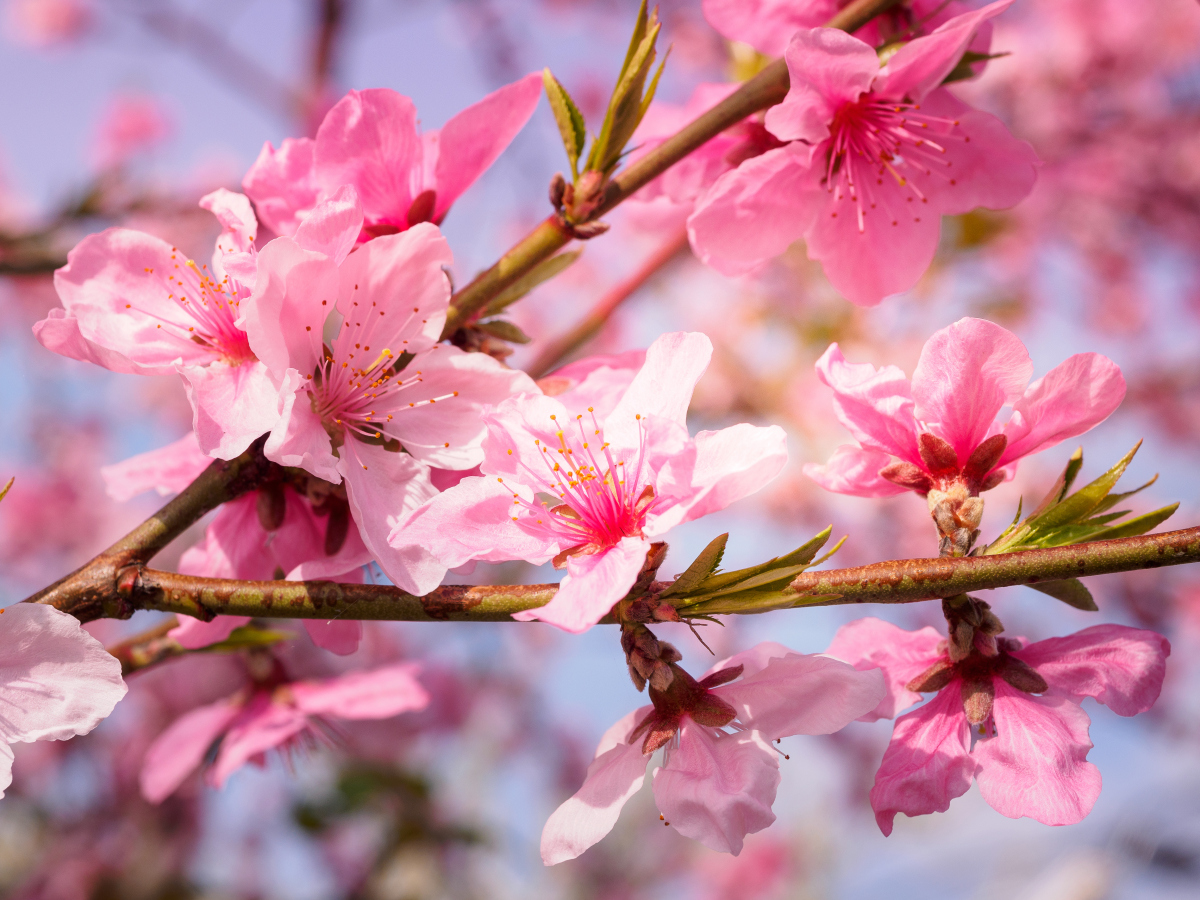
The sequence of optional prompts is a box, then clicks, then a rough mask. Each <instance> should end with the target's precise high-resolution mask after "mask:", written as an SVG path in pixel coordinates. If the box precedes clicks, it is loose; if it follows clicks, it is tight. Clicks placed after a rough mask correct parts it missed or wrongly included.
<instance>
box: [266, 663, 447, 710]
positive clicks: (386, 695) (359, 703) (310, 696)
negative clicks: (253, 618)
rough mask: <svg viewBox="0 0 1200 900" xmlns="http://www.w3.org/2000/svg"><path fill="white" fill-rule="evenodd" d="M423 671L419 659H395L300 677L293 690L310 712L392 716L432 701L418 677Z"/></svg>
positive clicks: (294, 695)
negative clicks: (323, 675) (342, 671)
mask: <svg viewBox="0 0 1200 900" xmlns="http://www.w3.org/2000/svg"><path fill="white" fill-rule="evenodd" d="M420 671H421V667H420V666H419V665H418V664H417V663H411V662H406V663H394V664H392V665H389V666H380V667H379V668H377V669H367V670H366V671H363V672H350V673H349V674H346V675H341V676H339V677H337V678H330V679H327V680H325V681H298V682H296V683H295V684H293V685H291V686H290V690H291V692H292V696H293V697H294V698H295V701H296V706H297V707H299V708H300V710H302V711H303V712H306V713H308V714H310V715H326V716H332V717H334V718H338V719H389V718H391V717H392V716H398V715H400V713H405V712H413V711H415V710H418V709H424V708H425V707H426V706H428V705H429V692H428V691H426V690H425V688H423V687H422V686H421V682H419V681H418V680H417V673H418V672H420Z"/></svg>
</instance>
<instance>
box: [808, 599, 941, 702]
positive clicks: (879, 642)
mask: <svg viewBox="0 0 1200 900" xmlns="http://www.w3.org/2000/svg"><path fill="white" fill-rule="evenodd" d="M942 639H943V638H942V635H940V634H939V633H938V632H937V631H935V630H934V629H932V628H929V627H928V626H926V627H925V628H922V629H920V630H918V631H905V630H904V629H903V628H898V627H896V626H895V625H893V624H892V623H891V622H884V621H883V620H882V619H876V618H866V619H858V620H857V621H854V622H851V623H850V624H849V625H843V626H842V627H841V628H839V629H838V630H837V634H835V635H834V636H833V642H832V643H831V644H830V645H829V649H828V650H826V651H825V652H826V654H828V655H829V656H832V657H834V658H836V659H840V660H844V661H845V662H848V663H850V665H852V666H854V668H856V669H861V670H869V669H874V668H875V667H879V668H880V669H882V670H883V680H884V685H885V687H886V689H887V694H886V696H885V697H884V698H883V699H882V700H881V701H880V702H879V705H878V706H876V707H875V708H874V709H873V710H872V711H871V712H870V713H868V714H867V715H865V716H862V720H863V721H864V722H874V721H875V720H876V719H894V718H895V717H896V715H897V714H898V713H900V712H901V711H902V710H905V709H907V708H908V707H910V706H912V705H913V704H914V703H920V702H921V695H920V694H918V693H916V692H915V691H910V690H908V689H907V688H906V687H905V685H907V684H908V683H909V682H910V681H912V680H913V679H914V678H916V677H917V676H918V675H920V674H921V673H922V672H924V671H925V670H926V669H928V668H929V667H930V666H932V665H933V664H934V663H935V662H937V661H938V659H940V658H941V656H942V652H941V651H940V650H939V649H938V644H940V643H941V641H942Z"/></svg>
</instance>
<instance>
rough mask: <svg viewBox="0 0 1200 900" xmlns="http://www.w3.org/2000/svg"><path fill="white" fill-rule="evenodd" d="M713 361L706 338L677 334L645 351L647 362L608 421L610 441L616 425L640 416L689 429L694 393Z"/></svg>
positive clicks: (691, 333) (607, 428)
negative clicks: (689, 415)
mask: <svg viewBox="0 0 1200 900" xmlns="http://www.w3.org/2000/svg"><path fill="white" fill-rule="evenodd" d="M710 359H712V342H711V341H710V340H709V339H708V337H707V336H706V335H703V334H701V333H699V332H687V331H675V332H671V333H669V334H664V335H662V336H661V337H659V338H658V339H657V340H656V341H655V342H654V343H653V344H651V345H650V346H649V347H647V348H646V362H645V363H644V364H643V365H642V368H641V369H640V370H638V373H637V374H636V375H635V376H634V377H633V381H632V382H630V384H629V390H627V391H626V392H625V396H623V397H622V398H621V401H620V402H619V403H618V404H617V406H616V408H615V409H614V410H613V412H612V414H611V415H609V416H608V417H607V418H606V420H605V432H606V433H605V437H606V438H608V439H610V440H611V438H612V436H611V435H609V434H608V433H607V432H608V430H609V429H611V428H612V427H613V426H614V425H615V423H617V422H633V421H635V416H638V415H641V416H657V417H659V418H663V419H667V420H668V421H671V422H677V423H679V424H680V425H686V424H687V411H688V406H690V405H691V402H692V392H693V391H694V390H695V389H696V382H698V381H699V380H700V376H701V375H703V374H704V370H705V369H707V368H708V363H709V360H710ZM581 412H582V410H581ZM610 423H612V424H610Z"/></svg>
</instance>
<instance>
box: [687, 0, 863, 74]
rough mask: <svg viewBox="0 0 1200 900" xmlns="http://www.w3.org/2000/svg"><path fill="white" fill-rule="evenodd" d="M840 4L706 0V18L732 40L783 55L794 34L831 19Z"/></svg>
mask: <svg viewBox="0 0 1200 900" xmlns="http://www.w3.org/2000/svg"><path fill="white" fill-rule="evenodd" d="M841 5H842V4H840V3H839V2H838V0H806V2H800V3H797V2H796V0H704V18H706V19H707V20H708V24H709V25H711V26H712V27H713V28H715V29H716V30H717V31H718V32H720V33H721V34H722V35H724V36H725V37H727V38H729V40H731V41H741V42H742V43H743V44H749V45H750V46H751V47H753V48H754V49H755V50H757V51H758V52H759V53H765V54H766V55H767V56H782V55H783V51H784V49H785V48H786V47H787V45H788V40H789V39H790V38H791V36H792V35H793V34H795V33H796V32H797V31H798V30H799V29H801V28H813V27H815V26H817V25H822V24H824V23H825V22H828V21H829V19H830V18H832V17H833V14H834V13H835V12H837V11H838V7H839V6H841ZM876 66H877V67H878V63H876Z"/></svg>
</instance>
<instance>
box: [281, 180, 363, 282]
mask: <svg viewBox="0 0 1200 900" xmlns="http://www.w3.org/2000/svg"><path fill="white" fill-rule="evenodd" d="M362 224H363V211H362V203H360V202H359V199H358V191H356V190H355V189H354V185H352V184H343V185H341V186H340V187H339V188H338V189H337V190H336V191H334V193H333V195H332V196H330V197H329V198H328V199H326V200H322V201H321V202H320V203H318V204H317V205H316V206H314V207H313V209H312V211H311V212H310V213H309V214H308V215H306V216H305V217H304V221H303V222H301V223H300V227H299V228H297V229H296V243H297V244H299V245H300V246H301V247H303V248H304V249H305V250H311V251H313V252H315V253H322V254H324V255H325V256H328V257H329V258H330V259H332V260H333V261H334V263H335V264H337V265H339V266H340V265H341V264H342V262H343V260H345V258H346V256H347V255H348V254H349V253H350V251H351V250H353V249H354V245H355V243H356V242H357V241H358V236H359V234H360V233H361V232H362Z"/></svg>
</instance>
